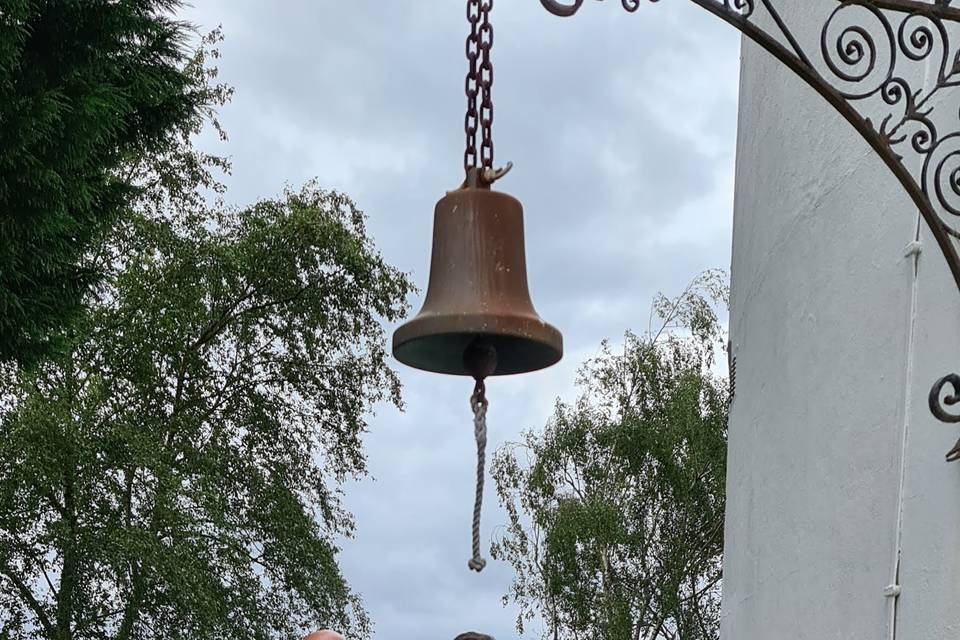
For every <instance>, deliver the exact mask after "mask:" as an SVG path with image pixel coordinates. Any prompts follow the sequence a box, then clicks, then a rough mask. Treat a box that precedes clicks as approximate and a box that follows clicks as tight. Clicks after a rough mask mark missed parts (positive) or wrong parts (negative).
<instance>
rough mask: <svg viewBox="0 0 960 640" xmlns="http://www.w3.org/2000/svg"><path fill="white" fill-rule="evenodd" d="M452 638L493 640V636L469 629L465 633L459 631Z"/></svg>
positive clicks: (455, 639)
mask: <svg viewBox="0 0 960 640" xmlns="http://www.w3.org/2000/svg"><path fill="white" fill-rule="evenodd" d="M453 640H493V637H492V636H488V635H484V634H482V633H475V632H473V631H470V632H467V633H461V634H460V635H458V636H457V637H456V638H454V639H453Z"/></svg>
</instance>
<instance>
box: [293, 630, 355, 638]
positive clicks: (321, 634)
mask: <svg viewBox="0 0 960 640" xmlns="http://www.w3.org/2000/svg"><path fill="white" fill-rule="evenodd" d="M303 640H346V639H345V638H344V637H343V636H342V635H340V634H339V633H337V632H336V631H330V630H329V629H324V630H322V631H314V632H313V633H311V634H309V635H307V636H305V637H304V638H303Z"/></svg>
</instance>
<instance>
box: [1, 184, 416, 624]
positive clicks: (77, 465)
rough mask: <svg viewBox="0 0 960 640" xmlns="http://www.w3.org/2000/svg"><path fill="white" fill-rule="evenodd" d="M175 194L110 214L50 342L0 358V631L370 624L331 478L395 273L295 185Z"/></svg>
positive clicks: (360, 420)
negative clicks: (248, 193)
mask: <svg viewBox="0 0 960 640" xmlns="http://www.w3.org/2000/svg"><path fill="white" fill-rule="evenodd" d="M177 192H178V193H184V194H189V190H187V189H178V190H177ZM177 211H178V213H177V214H176V215H171V216H170V217H169V218H164V217H163V216H156V215H152V214H151V213H150V210H149V209H147V208H144V209H143V210H141V212H140V213H139V214H136V215H134V214H131V215H130V216H127V217H126V218H125V220H124V221H123V223H122V224H119V225H117V227H116V229H115V231H114V234H113V236H112V240H111V242H110V243H109V244H108V246H107V247H106V248H105V249H104V250H103V251H102V252H99V253H100V254H101V257H100V258H99V259H100V260H101V264H103V265H110V266H111V269H105V270H106V271H107V272H108V273H110V274H111V275H110V276H109V277H108V280H107V283H106V285H105V286H104V287H103V288H102V289H101V290H100V293H99V295H98V297H97V298H96V299H95V300H94V301H93V302H92V303H91V304H90V305H89V307H90V308H89V310H88V311H87V312H86V313H84V314H82V315H81V316H80V318H79V320H77V321H76V322H75V323H73V325H71V329H70V331H69V332H67V335H66V338H65V347H64V349H63V350H62V353H59V354H58V355H57V356H56V357H55V358H51V359H48V360H45V361H43V362H41V363H40V364H39V365H38V366H37V367H34V368H31V369H29V370H28V369H22V368H16V367H7V368H6V370H5V372H6V376H7V380H6V381H5V386H4V388H5V390H6V393H5V394H4V395H3V397H2V399H3V403H4V406H3V407H0V409H2V414H0V638H4V639H6V640H26V639H28V638H47V639H51V640H87V639H90V640H93V639H107V638H109V639H116V640H128V639H129V640H134V639H137V638H156V639H169V640H179V639H183V640H186V639H190V640H204V639H213V638H218V639H219V638H222V637H231V638H256V639H261V638H262V639H266V638H289V637H292V635H293V634H294V633H295V632H296V631H297V630H298V629H302V628H304V627H306V626H308V625H309V626H329V627H332V628H341V629H347V630H351V631H353V632H355V633H357V634H359V635H366V633H367V629H368V622H367V618H366V614H365V613H364V611H363V609H362V607H361V606H360V603H359V601H358V599H357V597H356V596H355V594H353V593H352V592H351V590H350V588H349V586H348V585H347V583H346V581H345V579H344V577H343V576H342V575H341V573H340V570H339V568H338V565H337V558H336V556H337V548H336V546H335V539H336V537H338V536H341V535H349V534H350V533H351V531H352V521H351V518H350V516H349V514H348V513H347V512H346V511H345V510H344V508H343V507H342V505H341V503H340V486H341V483H342V482H343V481H344V480H345V479H346V478H348V477H353V476H358V475H361V474H363V473H364V472H365V468H366V467H365V464H366V463H365V457H364V453H363V449H362V443H361V437H362V434H363V433H364V431H365V428H366V423H365V415H366V414H367V412H368V411H369V410H370V408H371V406H372V405H373V404H374V403H377V402H380V401H390V402H392V403H394V404H397V405H399V402H400V398H399V383H398V380H397V378H396V375H395V374H394V373H393V372H392V371H391V370H390V369H389V368H388V366H387V362H386V360H387V355H386V351H385V341H384V334H383V330H382V328H381V324H380V321H381V320H382V319H385V320H389V321H393V320H396V319H399V318H400V317H401V316H402V315H403V313H404V312H405V309H406V305H405V298H406V294H407V293H408V291H409V290H410V284H409V283H408V281H407V279H406V277H405V276H404V275H403V274H401V273H399V272H397V271H396V270H395V269H394V268H392V267H390V266H389V265H387V264H386V263H385V262H384V261H383V259H382V258H381V257H380V256H379V255H378V254H377V252H376V250H375V248H374V247H373V245H372V242H371V240H370V239H369V237H368V236H367V235H366V232H365V229H364V217H363V214H362V213H361V212H360V211H358V210H357V208H356V206H355V205H354V204H353V202H351V201H350V199H349V198H347V197H346V196H344V195H341V194H339V193H335V192H329V191H323V190H320V189H318V188H317V187H316V186H314V185H312V184H311V185H308V186H306V187H304V188H303V189H302V190H299V191H288V192H287V193H285V194H284V196H283V197H282V198H280V199H278V200H266V201H263V202H260V203H257V204H256V205H254V206H252V207H249V208H246V209H243V210H230V209H225V208H220V207H218V208H214V209H213V210H211V211H207V210H205V209H203V208H198V210H197V211H196V212H193V210H192V209H191V208H190V207H187V208H186V209H184V210H179V209H178V210H177Z"/></svg>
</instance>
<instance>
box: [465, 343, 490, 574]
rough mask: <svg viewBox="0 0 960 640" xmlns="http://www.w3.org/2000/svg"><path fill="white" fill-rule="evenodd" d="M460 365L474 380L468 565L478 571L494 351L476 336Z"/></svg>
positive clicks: (480, 562) (482, 565)
mask: <svg viewBox="0 0 960 640" xmlns="http://www.w3.org/2000/svg"><path fill="white" fill-rule="evenodd" d="M463 366H464V368H465V369H466V370H467V372H468V373H469V374H470V375H471V376H473V379H474V380H476V384H475V385H474V387H473V395H471V396H470V408H471V409H472V410H473V433H474V436H475V437H476V439H477V494H476V498H475V500H474V503H473V557H472V558H470V560H469V562H467V566H468V567H470V568H471V569H472V570H473V571H476V572H477V573H480V572H481V571H483V568H484V567H485V566H487V561H486V560H484V559H483V556H482V555H481V554H480V512H481V510H482V508H483V483H484V480H485V475H484V473H485V471H484V467H485V466H486V452H487V406H488V404H489V403H488V402H487V385H486V383H485V382H484V380H485V379H486V378H487V376H491V375H493V372H494V371H496V370H497V350H496V348H495V347H494V346H493V344H492V343H491V342H490V341H489V340H486V339H484V338H476V339H474V340H473V342H471V343H470V344H469V346H467V349H466V350H465V351H464V352H463Z"/></svg>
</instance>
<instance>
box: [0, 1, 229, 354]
mask: <svg viewBox="0 0 960 640" xmlns="http://www.w3.org/2000/svg"><path fill="white" fill-rule="evenodd" d="M180 5H181V3H180V2H179V0H110V1H108V0H83V1H81V0H3V2H2V6H0V150H2V153H0V362H3V361H9V360H15V361H19V362H21V363H31V362H34V361H36V360H37V359H38V358H40V357H41V356H43V355H44V354H45V353H47V352H49V351H50V350H51V349H52V347H53V346H55V345H54V344H52V343H53V342H55V340H56V339H57V338H58V337H59V336H60V335H61V332H60V330H61V329H62V328H64V327H65V326H67V325H69V323H70V322H71V321H72V319H74V318H76V316H77V314H78V313H79V312H80V309H81V308H82V302H83V299H84V297H85V295H86V294H87V293H88V292H89V290H90V288H91V286H92V285H93V284H95V283H97V282H98V281H99V280H100V277H101V275H102V274H100V273H99V272H97V271H96V270H95V269H93V268H91V266H92V265H91V264H89V263H87V261H86V260H85V258H86V256H87V254H88V253H89V252H90V251H92V250H94V249H95V248H96V247H98V246H99V245H100V243H101V242H102V239H103V236H104V234H105V233H107V232H108V231H109V230H110V228H111V226H112V225H113V223H114V222H115V221H116V220H117V219H118V218H119V217H120V216H121V213H122V212H123V211H124V210H125V209H126V208H128V207H129V206H130V204H131V202H132V201H133V200H135V199H136V198H137V197H138V195H139V194H141V193H142V191H143V187H145V186H148V185H145V184H144V183H142V182H140V181H139V180H138V178H144V177H146V176H147V175H149V174H152V173H154V172H153V169H152V167H156V166H158V165H160V164H162V163H163V162H164V161H166V160H169V159H170V155H171V154H175V153H176V150H177V149H180V148H182V146H183V145H182V141H183V138H184V136H186V135H189V133H191V132H193V131H196V130H197V128H198V126H199V123H200V121H202V120H203V119H204V117H205V116H207V115H209V109H210V108H211V107H212V106H214V105H216V104H218V103H220V102H222V100H223V99H224V98H225V95H226V93H227V90H226V89H224V88H223V87H220V86H215V85H212V84H211V83H210V82H209V81H210V79H211V77H212V76H211V75H210V73H211V72H210V71H209V70H207V69H205V68H204V64H203V58H202V54H201V56H200V58H199V64H198V59H197V58H196V57H191V54H190V52H189V51H188V50H187V47H186V44H187V41H188V38H189V37H190V36H191V33H192V31H191V29H190V28H189V26H188V25H186V24H184V23H182V22H179V21H177V20H175V19H174V18H173V17H171V14H172V12H173V11H174V10H175V9H177V8H178V7H179V6H180ZM143 167H151V169H149V170H147V169H144V168H143ZM197 168H199V167H197Z"/></svg>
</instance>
